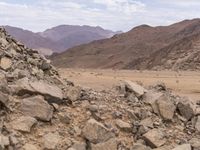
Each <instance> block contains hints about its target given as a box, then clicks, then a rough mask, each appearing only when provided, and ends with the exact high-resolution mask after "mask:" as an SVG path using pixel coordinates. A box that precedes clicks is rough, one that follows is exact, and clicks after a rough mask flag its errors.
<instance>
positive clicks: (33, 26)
mask: <svg viewBox="0 0 200 150" xmlns="http://www.w3.org/2000/svg"><path fill="white" fill-rule="evenodd" d="M192 18H200V0H0V25H11V26H16V27H21V28H24V29H28V30H32V31H35V32H37V31H43V30H45V29H47V28H51V27H53V26H57V25H61V24H68V25H91V26H101V27H103V28H105V29H111V30H114V31H117V30H122V31H128V30H130V29H132V28H133V27H135V26H137V25H141V24H148V25H152V26H159V25H169V24H171V23H174V22H178V21H181V20H184V19H192Z"/></svg>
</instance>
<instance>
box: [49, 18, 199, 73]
mask: <svg viewBox="0 0 200 150" xmlns="http://www.w3.org/2000/svg"><path fill="white" fill-rule="evenodd" d="M52 60H53V63H54V65H56V66H58V67H73V68H115V69H156V70H158V69H173V70H179V69H181V70H196V69H198V70H200V19H193V20H184V21H182V22H178V23H175V24H172V25H169V26H158V27H151V26H148V25H141V26H138V27H135V28H133V29H132V30H130V31H129V32H127V33H122V34H118V35H115V36H113V37H111V38H109V39H103V40H99V41H94V42H91V43H89V44H84V45H80V46H76V47H73V48H71V49H68V50H67V51H66V52H63V53H61V54H58V55H54V56H53V57H52Z"/></svg>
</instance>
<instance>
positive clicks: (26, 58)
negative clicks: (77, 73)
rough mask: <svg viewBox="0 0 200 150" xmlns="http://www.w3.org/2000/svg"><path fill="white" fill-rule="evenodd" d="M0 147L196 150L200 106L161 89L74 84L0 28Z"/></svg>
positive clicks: (26, 149)
mask: <svg viewBox="0 0 200 150" xmlns="http://www.w3.org/2000/svg"><path fill="white" fill-rule="evenodd" d="M0 149H3V150H4V149H5V150H6V149H7V150H43V149H44V150H151V149H155V150H200V106H199V103H197V104H193V103H192V101H190V100H189V99H187V98H182V97H179V96H176V95H173V94H172V93H171V92H170V91H169V90H167V89H166V87H165V86H164V85H163V84H159V85H157V86H152V87H148V88H144V87H142V86H140V85H138V84H136V83H133V82H131V81H125V82H123V83H121V84H120V86H118V88H117V90H112V91H101V92H97V91H94V90H92V89H83V88H81V87H76V86H74V85H73V83H72V82H69V81H67V80H64V79H61V78H60V77H59V74H58V72H57V71H56V69H55V68H54V67H53V66H52V65H51V64H50V61H48V60H47V59H45V58H44V57H43V56H41V55H39V54H38V53H37V52H36V51H33V50H31V49H28V48H26V47H25V46H24V45H22V44H20V43H18V42H17V41H15V40H14V39H12V38H11V37H10V36H8V35H7V34H6V32H5V30H4V29H1V28H0Z"/></svg>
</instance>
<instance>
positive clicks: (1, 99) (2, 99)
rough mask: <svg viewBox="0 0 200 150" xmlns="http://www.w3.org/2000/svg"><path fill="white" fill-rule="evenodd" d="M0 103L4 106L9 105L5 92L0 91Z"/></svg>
mask: <svg viewBox="0 0 200 150" xmlns="http://www.w3.org/2000/svg"><path fill="white" fill-rule="evenodd" d="M0 105H3V106H4V107H6V108H8V107H9V106H8V105H9V97H8V95H7V94H4V93H2V92H1V91H0Z"/></svg>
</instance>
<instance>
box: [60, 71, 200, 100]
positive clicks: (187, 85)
mask: <svg viewBox="0 0 200 150" xmlns="http://www.w3.org/2000/svg"><path fill="white" fill-rule="evenodd" d="M59 71H60V73H61V75H62V76H63V77H65V78H67V79H68V80H71V81H73V82H74V83H76V84H78V85H81V86H85V87H91V88H94V89H96V90H103V89H109V88H112V87H113V86H114V85H116V84H117V83H119V82H120V80H132V81H140V82H142V83H143V84H144V85H145V86H147V85H152V84H154V83H156V82H158V81H161V82H164V83H165V84H166V85H167V87H169V88H171V89H172V90H173V91H174V92H175V93H177V94H179V95H182V96H183V95H184V96H189V97H191V98H192V99H194V100H199V99H200V98H199V97H200V72H189V71H187V72H173V71H130V70H91V69H59Z"/></svg>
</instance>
